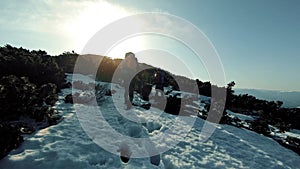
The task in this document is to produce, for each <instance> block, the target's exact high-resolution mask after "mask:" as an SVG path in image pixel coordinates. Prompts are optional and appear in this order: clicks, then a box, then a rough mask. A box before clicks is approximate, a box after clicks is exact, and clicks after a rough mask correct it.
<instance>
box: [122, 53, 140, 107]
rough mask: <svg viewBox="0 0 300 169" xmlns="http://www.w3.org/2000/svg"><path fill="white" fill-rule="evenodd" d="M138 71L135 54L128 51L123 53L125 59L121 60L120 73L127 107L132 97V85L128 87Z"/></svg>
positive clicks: (129, 105)
mask: <svg viewBox="0 0 300 169" xmlns="http://www.w3.org/2000/svg"><path fill="white" fill-rule="evenodd" d="M137 71H138V61H137V58H136V57H135V54H134V53H132V52H128V53H126V54H125V59H124V60H123V61H122V62H121V74H122V79H123V86H124V88H125V92H124V100H125V104H126V106H127V109H130V107H131V106H132V104H131V102H132V99H133V90H134V89H133V87H130V82H131V81H132V79H133V77H134V76H135V75H136V74H137Z"/></svg>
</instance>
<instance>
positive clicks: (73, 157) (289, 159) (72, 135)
mask: <svg viewBox="0 0 300 169" xmlns="http://www.w3.org/2000/svg"><path fill="white" fill-rule="evenodd" d="M113 88H114V90H116V94H115V95H114V97H106V99H105V100H104V102H103V103H102V104H101V105H100V107H101V108H100V109H101V112H102V115H103V116H104V117H105V120H106V121H107V123H108V124H109V125H110V126H111V127H112V128H113V129H115V130H116V131H117V132H119V133H121V134H123V135H127V136H131V137H149V136H151V137H152V138H154V141H155V139H158V140H159V139H160V138H161V137H160V136H161V135H162V134H163V133H164V132H165V131H166V130H167V129H170V128H171V127H172V125H173V124H175V125H178V126H180V125H179V124H176V123H175V122H174V121H175V118H176V116H173V115H169V114H166V113H162V112H161V111H159V110H158V109H156V108H151V109H150V110H144V109H142V108H133V109H132V110H128V111H125V110H123V108H125V105H123V103H122V94H123V92H124V90H123V89H122V88H120V87H118V86H116V85H113ZM69 93H71V90H70V89H64V90H63V91H62V93H61V94H60V101H59V102H58V103H57V109H58V110H60V111H61V112H62V115H63V117H64V120H63V121H62V122H61V123H59V124H58V125H55V126H51V127H49V128H46V129H43V130H40V131H38V132H37V133H35V134H33V135H31V136H28V137H26V138H25V142H24V143H23V144H22V146H21V147H19V148H18V149H17V150H14V151H12V152H11V153H10V154H9V155H8V156H7V157H5V158H4V159H2V160H1V161H0V168H1V169H14V168H16V169H23V168H28V169H29V168H30V169H38V168H43V169H48V168H49V169H53V168H72V169H77V168H91V169H93V168H222V169H223V168H298V167H299V165H300V157H299V156H298V155H297V154H296V153H294V152H292V151H291V150H288V149H286V148H284V147H282V146H280V145H279V144H278V143H277V142H276V141H274V140H272V139H270V138H267V137H265V136H262V135H259V134H257V133H254V132H251V131H248V130H244V129H239V128H236V127H233V126H228V125H217V129H216V130H215V133H214V134H213V135H212V137H210V138H209V140H207V141H206V142H204V143H203V142H200V141H199V140H200V138H199V135H200V132H201V129H202V126H203V124H204V121H203V120H202V119H200V118H196V119H195V120H196V121H195V124H194V126H193V128H192V129H191V131H190V132H189V133H188V134H187V136H186V137H185V138H184V139H181V142H180V143H179V144H178V145H176V146H174V147H172V148H171V149H170V150H168V151H166V152H164V153H163V154H162V155H161V162H160V165H159V166H154V165H152V164H151V163H150V162H149V158H147V157H144V158H132V159H130V161H129V162H128V163H127V164H125V163H122V162H121V160H120V158H119V156H118V155H115V154H112V153H110V152H107V151H106V150H104V149H103V148H101V147H99V146H98V145H97V144H96V143H94V142H93V140H92V139H94V140H95V139H97V137H98V135H99V131H102V132H106V129H105V128H106V127H107V126H105V125H107V123H104V122H103V126H102V127H98V128H97V127H95V126H97V124H92V123H93V122H92V121H84V119H81V121H83V122H84V124H80V123H79V120H78V117H77V115H76V113H75V111H74V108H73V106H72V105H71V104H65V103H63V98H64V96H65V95H66V94H69ZM111 99H114V102H112V100H111ZM113 103H114V104H113ZM75 106H77V108H86V107H84V106H83V105H79V104H77V105H75ZM89 108H92V107H91V106H90V107H89ZM118 112H119V113H118ZM85 115H87V116H88V115H89V114H85ZM124 117H126V118H124ZM81 118H84V116H81ZM136 119H139V120H140V121H141V122H143V123H144V124H141V123H136V122H133V121H134V120H136ZM81 125H87V126H94V128H93V130H92V131H95V134H94V135H93V134H90V137H89V136H88V135H87V134H86V133H85V132H84V130H83V129H82V127H81ZM176 132H177V133H183V132H185V128H183V127H182V126H180V127H177V128H176ZM100 135H101V134H100ZM102 136H103V135H102ZM102 139H103V140H105V139H106V138H102ZM167 139H170V140H176V139H180V137H176V135H175V136H173V137H172V138H167ZM105 142H106V143H107V144H109V145H111V147H112V149H117V145H118V144H120V143H121V142H122V140H117V139H115V140H113V139H110V140H105ZM135 146H137V145H134V144H132V145H130V147H131V148H134V147H135ZM139 146H140V147H142V146H141V145H139ZM160 146H162V147H163V146H167V145H163V144H161V145H160Z"/></svg>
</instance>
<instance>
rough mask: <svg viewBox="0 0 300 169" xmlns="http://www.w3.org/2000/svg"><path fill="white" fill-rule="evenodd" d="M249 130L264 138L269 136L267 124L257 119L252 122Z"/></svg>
mask: <svg viewBox="0 0 300 169" xmlns="http://www.w3.org/2000/svg"><path fill="white" fill-rule="evenodd" d="M250 128H251V129H252V130H253V131H255V132H257V133H259V134H263V135H266V136H269V135H270V129H269V126H268V123H267V122H266V121H265V120H264V119H257V120H255V121H252V122H251V126H250Z"/></svg>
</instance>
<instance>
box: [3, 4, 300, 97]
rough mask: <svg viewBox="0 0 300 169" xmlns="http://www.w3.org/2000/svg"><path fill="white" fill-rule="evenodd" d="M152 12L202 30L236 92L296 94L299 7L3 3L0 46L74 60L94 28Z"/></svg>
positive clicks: (299, 56) (299, 87)
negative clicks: (63, 55)
mask: <svg viewBox="0 0 300 169" xmlns="http://www.w3.org/2000/svg"><path fill="white" fill-rule="evenodd" d="M153 11H155V12H165V13H169V14H173V15H177V16H179V17H182V18H184V19H186V20H188V21H189V22H191V23H193V24H194V25H196V26H197V27H198V28H199V29H200V30H202V31H203V32H204V33H205V35H206V36H207V37H208V38H209V39H210V41H211V42H212V44H213V45H214V47H215V48H216V50H217V52H218V54H219V56H220V58H221V61H222V63H223V66H224V70H225V75H226V80H227V81H228V82H230V81H232V80H234V81H235V82H236V84H237V87H239V88H259V89H270V90H271V89H272V90H283V91H300V78H299V77H300V76H299V73H300V66H299V63H300V1H298V0H263V1H262V0H251V1H248V0H226V1H224V0H205V1H204V0H192V1H183V0H172V1H171V0H170V1H159V0H151V1H140V0H122V1H121V0H112V1H75V0H73V1H63V2H60V1H55V0H48V1H34V0H31V1H30V0H28V1H26V0H24V1H17V0H3V1H0V16H1V17H0V45H2V46H3V45H5V44H7V43H8V44H11V45H13V46H23V47H26V48H29V49H43V50H46V51H47V52H49V53H50V54H54V55H55V54H60V53H62V52H64V51H71V50H75V51H76V52H78V53H80V50H81V49H82V48H83V45H84V44H85V43H86V41H87V40H88V39H89V38H90V37H91V36H92V35H93V34H94V33H95V32H96V31H98V30H99V29H101V27H103V26H105V25H107V24H109V23H111V22H113V21H115V20H116V19H119V18H121V17H123V16H128V15H130V14H134V13H139V12H153ZM95 20H97V21H98V22H95ZM99 21H100V22H99ZM182 59H184V57H183V58H182ZM203 76H205V75H203ZM199 79H201V77H199ZM203 79H205V80H209V79H207V77H206V76H205V77H203Z"/></svg>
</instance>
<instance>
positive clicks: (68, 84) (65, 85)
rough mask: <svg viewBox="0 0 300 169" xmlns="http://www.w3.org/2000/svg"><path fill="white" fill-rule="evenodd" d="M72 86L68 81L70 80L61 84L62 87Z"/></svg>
mask: <svg viewBox="0 0 300 169" xmlns="http://www.w3.org/2000/svg"><path fill="white" fill-rule="evenodd" d="M71 87H72V83H70V82H68V83H64V84H63V85H62V88H63V89H64V88H71Z"/></svg>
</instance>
